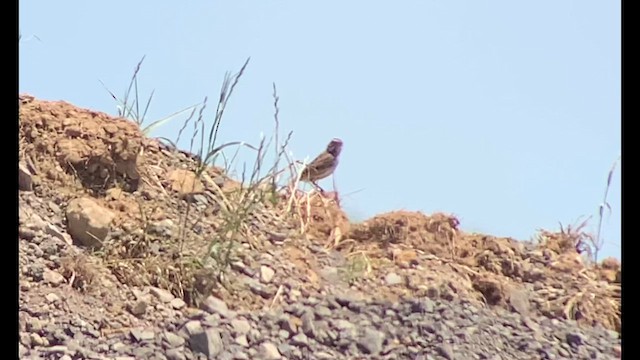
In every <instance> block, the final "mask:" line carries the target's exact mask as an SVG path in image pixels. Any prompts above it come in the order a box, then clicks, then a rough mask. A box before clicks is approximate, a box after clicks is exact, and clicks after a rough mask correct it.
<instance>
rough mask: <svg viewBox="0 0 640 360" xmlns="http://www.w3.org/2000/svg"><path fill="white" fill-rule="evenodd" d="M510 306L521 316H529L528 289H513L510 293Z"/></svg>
mask: <svg viewBox="0 0 640 360" xmlns="http://www.w3.org/2000/svg"><path fill="white" fill-rule="evenodd" d="M509 304H510V305H511V307H512V308H513V309H514V310H515V311H516V312H517V313H519V314H520V315H522V316H528V315H529V295H528V294H527V290H526V289H521V288H518V289H511V291H510V292H509Z"/></svg>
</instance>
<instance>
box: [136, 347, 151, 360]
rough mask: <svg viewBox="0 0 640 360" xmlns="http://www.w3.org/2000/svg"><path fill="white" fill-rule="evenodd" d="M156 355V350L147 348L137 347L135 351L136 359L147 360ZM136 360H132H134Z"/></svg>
mask: <svg viewBox="0 0 640 360" xmlns="http://www.w3.org/2000/svg"><path fill="white" fill-rule="evenodd" d="M154 353H155V350H154V349H152V348H150V347H147V346H143V347H136V348H134V349H133V355H134V356H135V358H134V359H147V358H149V357H150V356H151V355H152V354H154ZM134 359H131V360H134Z"/></svg>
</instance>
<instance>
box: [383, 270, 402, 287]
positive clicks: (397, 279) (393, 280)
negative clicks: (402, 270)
mask: <svg viewBox="0 0 640 360" xmlns="http://www.w3.org/2000/svg"><path fill="white" fill-rule="evenodd" d="M384 282H385V283H386V284H387V285H388V286H393V285H398V284H402V276H400V275H398V274H396V273H393V272H392V273H389V274H387V275H386V276H385V277H384Z"/></svg>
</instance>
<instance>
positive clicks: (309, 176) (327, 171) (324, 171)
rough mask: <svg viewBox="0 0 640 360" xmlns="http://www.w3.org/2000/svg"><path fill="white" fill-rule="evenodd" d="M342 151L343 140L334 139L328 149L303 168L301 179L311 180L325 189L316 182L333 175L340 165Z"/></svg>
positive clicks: (316, 185)
mask: <svg viewBox="0 0 640 360" xmlns="http://www.w3.org/2000/svg"><path fill="white" fill-rule="evenodd" d="M340 151H342V140H340V139H338V138H334V139H332V140H331V142H330V143H329V145H327V150H325V151H324V152H323V153H322V154H320V155H318V156H317V157H316V158H315V159H313V161H311V162H310V163H309V164H308V165H307V167H305V168H304V170H302V174H301V175H300V180H302V181H307V182H310V183H311V184H313V185H314V186H315V187H317V188H318V189H320V190H321V191H323V190H322V188H321V187H320V186H318V184H317V183H316V182H317V181H318V180H321V179H324V178H326V177H327V176H329V175H331V174H332V173H333V171H334V170H335V169H336V167H338V159H339V157H340ZM323 192H324V191H323Z"/></svg>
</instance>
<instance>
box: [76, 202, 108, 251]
mask: <svg viewBox="0 0 640 360" xmlns="http://www.w3.org/2000/svg"><path fill="white" fill-rule="evenodd" d="M114 218H115V214H114V213H113V212H112V211H111V210H108V209H106V208H103V207H102V206H100V205H98V204H97V203H96V202H95V201H93V200H92V199H90V198H78V199H73V200H71V201H70V202H69V205H68V206H67V227H68V230H69V234H70V235H71V237H72V238H73V240H75V241H76V242H77V243H79V244H80V245H83V246H87V247H90V248H100V247H102V243H103V242H104V240H105V239H106V237H107V235H108V234H109V231H110V226H111V222H112V221H113V219H114Z"/></svg>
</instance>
